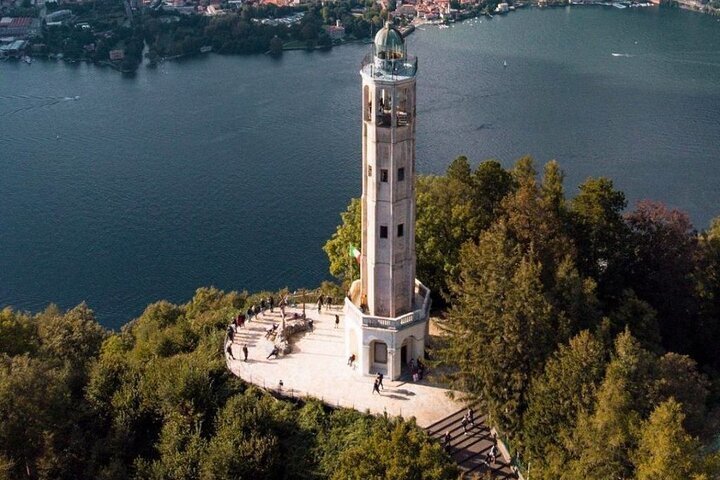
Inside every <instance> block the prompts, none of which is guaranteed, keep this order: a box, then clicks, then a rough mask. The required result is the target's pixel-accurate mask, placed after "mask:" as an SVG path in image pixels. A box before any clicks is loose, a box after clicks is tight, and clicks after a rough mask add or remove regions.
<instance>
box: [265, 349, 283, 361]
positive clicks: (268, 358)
mask: <svg viewBox="0 0 720 480" xmlns="http://www.w3.org/2000/svg"><path fill="white" fill-rule="evenodd" d="M279 353H280V350H279V349H278V347H277V346H274V347H273V349H272V352H270V355H268V356H267V357H265V360H270V357H273V356H274V357H275V358H276V359H277V358H278V354H279Z"/></svg>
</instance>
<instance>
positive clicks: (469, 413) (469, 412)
mask: <svg viewBox="0 0 720 480" xmlns="http://www.w3.org/2000/svg"><path fill="white" fill-rule="evenodd" d="M467 419H468V422H470V424H471V425H472V426H473V427H474V426H475V412H473V409H472V408H470V407H468V409H467Z"/></svg>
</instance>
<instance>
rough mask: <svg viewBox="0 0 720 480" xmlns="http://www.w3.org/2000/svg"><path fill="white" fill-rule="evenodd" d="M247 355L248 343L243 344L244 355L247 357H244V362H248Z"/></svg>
mask: <svg viewBox="0 0 720 480" xmlns="http://www.w3.org/2000/svg"><path fill="white" fill-rule="evenodd" d="M247 356H248V348H247V343H246V344H245V345H243V357H245V358H243V362H247Z"/></svg>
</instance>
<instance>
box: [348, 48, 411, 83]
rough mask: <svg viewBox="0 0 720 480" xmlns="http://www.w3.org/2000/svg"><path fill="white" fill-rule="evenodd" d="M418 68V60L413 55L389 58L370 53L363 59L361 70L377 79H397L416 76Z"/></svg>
mask: <svg viewBox="0 0 720 480" xmlns="http://www.w3.org/2000/svg"><path fill="white" fill-rule="evenodd" d="M417 68H418V60H417V57H415V56H413V55H407V56H405V57H404V58H399V59H388V58H380V57H378V56H376V55H374V54H372V53H369V54H367V55H365V58H364V59H363V61H362V64H361V66H360V72H361V73H362V74H363V75H367V76H369V77H370V78H373V79H375V80H381V81H382V80H385V81H396V80H404V79H408V78H412V77H414V76H415V74H416V73H417Z"/></svg>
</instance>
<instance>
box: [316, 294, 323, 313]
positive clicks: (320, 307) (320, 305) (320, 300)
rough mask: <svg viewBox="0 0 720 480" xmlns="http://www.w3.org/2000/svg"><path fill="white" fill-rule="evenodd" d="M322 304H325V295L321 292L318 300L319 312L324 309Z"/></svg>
mask: <svg viewBox="0 0 720 480" xmlns="http://www.w3.org/2000/svg"><path fill="white" fill-rule="evenodd" d="M322 305H323V296H322V293H321V294H320V296H319V297H318V302H317V306H318V314H319V313H320V312H321V311H322Z"/></svg>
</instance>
